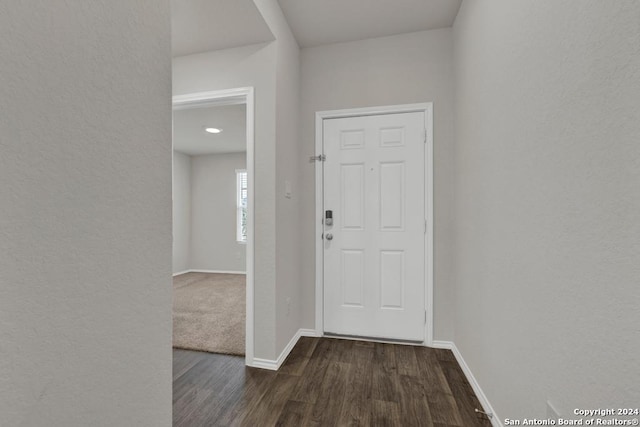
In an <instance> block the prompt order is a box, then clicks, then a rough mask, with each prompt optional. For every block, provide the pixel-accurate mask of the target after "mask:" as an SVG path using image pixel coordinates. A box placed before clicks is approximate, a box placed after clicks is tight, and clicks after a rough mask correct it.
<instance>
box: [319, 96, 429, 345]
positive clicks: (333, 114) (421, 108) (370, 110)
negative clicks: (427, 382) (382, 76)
mask: <svg viewBox="0 0 640 427" xmlns="http://www.w3.org/2000/svg"><path fill="white" fill-rule="evenodd" d="M410 112H423V113H424V115H425V127H426V131H427V142H426V147H425V150H424V151H425V153H424V165H425V170H428V171H430V173H425V176H424V180H425V182H424V185H425V187H424V188H425V216H426V217H427V218H425V220H426V221H427V234H426V237H425V239H424V240H425V243H424V244H425V257H426V259H427V261H426V263H425V292H424V298H425V310H426V311H427V319H426V324H425V328H424V329H425V337H424V342H423V345H426V346H428V345H431V343H432V341H433V280H434V275H433V219H434V215H433V170H434V165H433V103H432V102H425V103H420V104H406V105H390V106H381V107H367V108H352V109H347V110H332V111H318V112H317V113H316V144H315V147H316V152H315V153H314V155H318V154H324V149H323V136H324V135H323V133H322V128H323V126H322V124H323V120H325V119H335V118H345V117H359V116H373V115H378V114H394V113H410ZM315 166H316V185H315V188H316V205H315V209H316V227H315V231H316V235H315V239H316V333H317V334H319V336H322V334H323V333H324V321H323V313H324V301H323V300H324V296H323V284H324V277H323V269H324V265H323V257H324V248H323V241H322V239H321V238H320V236H321V235H322V233H323V232H324V229H323V225H322V213H323V211H324V208H323V201H324V187H323V183H324V179H323V162H316V165H315Z"/></svg>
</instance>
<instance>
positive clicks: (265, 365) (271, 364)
mask: <svg viewBox="0 0 640 427" xmlns="http://www.w3.org/2000/svg"><path fill="white" fill-rule="evenodd" d="M317 336H319V335H318V333H317V332H316V330H315V329H298V332H296V333H295V334H294V335H293V337H291V340H290V341H289V343H288V344H287V345H286V346H285V348H284V349H283V350H282V352H281V353H280V356H278V358H277V359H276V360H271V359H261V358H259V357H254V358H253V363H252V364H251V366H253V367H254V368H260V369H269V370H271V371H277V370H278V369H280V366H282V364H283V363H284V361H285V360H287V357H288V356H289V353H291V350H293V347H295V346H296V344H297V343H298V340H299V339H300V337H317Z"/></svg>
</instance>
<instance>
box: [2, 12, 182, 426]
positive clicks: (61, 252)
mask: <svg viewBox="0 0 640 427" xmlns="http://www.w3.org/2000/svg"><path fill="white" fill-rule="evenodd" d="M170 25H171V24H170V17H169V2H168V1H166V0H164V1H163V0H161V1H156V2H153V6H152V7H151V6H150V5H149V3H148V2H146V1H140V0H130V1H126V2H106V1H97V2H78V1H67V2H50V1H43V0H39V1H38V0H36V1H28V2H2V3H0V54H1V56H2V61H0V152H1V153H2V155H0V200H1V201H2V202H1V203H0V378H2V380H1V381H0V425H3V426H18V425H21V426H45V425H46V426H53V427H57V426H61V427H62V426H65V427H66V426H88V425H91V426H126V425H128V426H132V425H139V426H170V425H171V102H170V99H171V74H170V73H171V64H170V60H171V58H170V53H169V52H170V49H171V44H170Z"/></svg>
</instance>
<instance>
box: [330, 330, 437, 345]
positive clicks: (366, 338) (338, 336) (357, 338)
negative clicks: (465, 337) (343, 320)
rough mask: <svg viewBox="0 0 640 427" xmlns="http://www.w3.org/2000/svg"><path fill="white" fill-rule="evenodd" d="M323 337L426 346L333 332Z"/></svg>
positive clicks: (411, 342)
mask: <svg viewBox="0 0 640 427" xmlns="http://www.w3.org/2000/svg"><path fill="white" fill-rule="evenodd" d="M323 336H324V337H327V338H337V339H341V340H353V341H369V342H379V343H382V344H400V345H418V346H423V345H424V342H423V341H411V340H398V339H393V338H380V337H365V336H360V335H342V334H335V333H333V332H325V333H324V334H323Z"/></svg>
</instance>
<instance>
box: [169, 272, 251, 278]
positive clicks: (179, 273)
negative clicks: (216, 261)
mask: <svg viewBox="0 0 640 427" xmlns="http://www.w3.org/2000/svg"><path fill="white" fill-rule="evenodd" d="M186 273H217V274H247V272H246V271H232V270H185V271H180V272H178V273H173V277H176V276H179V275H181V274H186Z"/></svg>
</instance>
